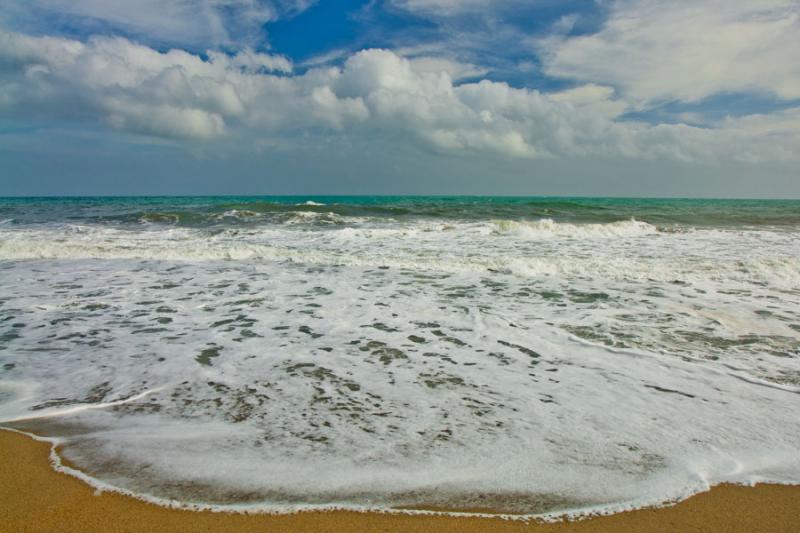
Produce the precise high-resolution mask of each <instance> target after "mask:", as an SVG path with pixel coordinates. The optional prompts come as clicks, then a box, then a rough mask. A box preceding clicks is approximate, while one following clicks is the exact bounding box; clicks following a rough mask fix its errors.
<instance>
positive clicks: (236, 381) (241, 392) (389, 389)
mask: <svg viewBox="0 0 800 533" xmlns="http://www.w3.org/2000/svg"><path fill="white" fill-rule="evenodd" d="M799 238H800V201H795V200H791V201H789V200H787V201H755V200H752V201H751V200H673V199H663V200H658V199H615V198H591V199H589V198H520V197H513V198H499V197H498V198H492V197H198V198H192V197H185V198H183V197H168V198H4V199H0V424H3V425H9V426H12V427H17V428H21V429H26V430H30V431H34V432H36V433H38V434H40V435H44V436H46V437H48V438H50V439H52V440H53V441H54V442H58V443H60V446H61V447H60V453H61V454H62V455H63V457H64V458H65V459H67V460H68V461H69V465H70V466H71V468H74V469H78V470H80V471H81V472H82V473H83V474H82V475H83V476H84V477H85V478H86V479H87V480H89V481H91V482H92V483H95V484H96V485H97V486H99V487H103V488H113V489H119V490H124V491H128V492H130V493H133V494H136V495H138V496H140V497H142V498H145V499H149V500H152V501H157V502H160V503H172V504H179V505H189V506H198V507H205V506H211V507H213V508H223V509H261V510H267V511H293V510H298V509H310V508H352V509H396V508H411V509H440V510H452V511H484V510H492V511H496V512H502V513H509V514H518V515H524V516H529V515H538V516H563V515H577V514H581V513H587V512H595V511H602V512H606V511H614V510H621V509H629V508H635V507H641V506H645V505H653V504H658V503H663V502H669V501H675V500H678V499H681V498H684V497H687V496H689V495H691V494H693V493H696V492H698V491H702V490H705V489H707V488H708V487H709V486H710V485H712V484H716V483H720V482H739V483H752V482H756V481H772V482H785V483H800V417H798V413H800V239H799Z"/></svg>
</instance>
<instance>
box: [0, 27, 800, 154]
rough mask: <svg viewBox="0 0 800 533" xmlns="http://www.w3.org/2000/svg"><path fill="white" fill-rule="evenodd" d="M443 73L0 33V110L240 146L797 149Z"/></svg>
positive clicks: (783, 118)
mask: <svg viewBox="0 0 800 533" xmlns="http://www.w3.org/2000/svg"><path fill="white" fill-rule="evenodd" d="M451 71H452V65H449V64H446V63H440V64H436V63H435V62H430V61H428V62H420V61H416V60H409V59H407V58H404V57H402V56H400V55H398V54H397V53H394V52H391V51H388V50H364V51H361V52H358V53H356V54H353V55H351V56H350V57H348V58H347V59H346V60H345V61H344V63H343V64H342V65H341V66H338V67H317V68H311V69H309V70H307V71H305V72H303V73H301V74H294V73H293V72H292V65H291V63H290V62H289V61H288V60H287V59H285V58H283V57H280V56H274V55H268V54H260V53H256V52H254V51H252V50H243V51H241V52H239V53H237V54H235V55H228V54H223V53H219V52H208V53H207V54H205V55H204V56H200V55H196V54H191V53H188V52H185V51H181V50H170V51H167V52H160V51H157V50H154V49H152V48H149V47H147V46H143V45H141V44H137V43H134V42H131V41H129V40H126V39H122V38H93V39H90V40H88V41H87V42H80V41H76V40H71V39H63V38H52V37H30V36H26V35H21V34H18V33H0V116H9V117H18V118H22V119H24V120H26V121H31V120H33V119H37V118H38V119H39V120H42V121H52V120H60V121H84V122H87V121H88V122H97V123H102V124H105V125H107V126H108V127H110V128H114V129H117V130H120V131H125V132H132V133H138V134H145V135H151V136H157V137H166V138H175V139H185V140H186V141H187V142H191V141H195V142H197V141H200V142H206V143H214V142H229V141H235V142H236V143H237V144H238V145H242V144H246V143H247V142H248V141H251V140H252V141H253V143H254V144H255V141H256V140H258V143H260V145H262V146H264V145H268V142H266V141H265V139H267V140H268V139H270V138H279V139H284V140H285V139H291V138H298V137H301V136H303V137H308V136H312V137H314V136H316V137H317V138H319V139H322V138H324V137H326V136H327V137H331V138H350V139H353V140H354V141H356V142H357V141H358V140H359V139H362V140H365V139H369V140H375V139H381V138H383V139H386V142H387V143H395V142H403V143H411V144H415V145H417V146H419V147H421V148H423V149H427V150H434V151H438V152H443V153H450V154H494V155H496V156H501V157H513V158H540V157H546V158H555V157H575V156H578V157H582V156H601V157H634V158H656V157H664V158H671V159H678V160H689V161H691V160H712V161H713V160H721V159H726V158H740V159H746V160H752V161H759V160H774V159H793V158H797V157H798V156H797V154H800V139H799V138H798V133H797V131H798V129H797V121H798V111H797V110H788V111H785V112H783V113H781V114H779V115H769V116H753V117H747V118H741V119H737V120H728V121H724V122H723V123H720V124H718V125H717V126H716V127H713V128H697V127H691V126H687V125H684V124H661V125H650V124H646V123H641V122H629V121H622V120H620V119H619V116H620V113H622V112H623V111H624V110H625V109H626V107H625V106H626V104H625V103H624V102H622V101H620V100H619V99H617V97H616V94H615V91H614V90H613V89H612V88H610V87H608V86H601V85H593V84H587V85H584V86H580V87H576V88H574V89H571V90H567V91H562V92H558V93H551V94H546V93H541V92H539V91H536V90H531V89H522V88H514V87H511V86H509V85H508V84H506V83H503V82H497V81H490V80H485V79H484V80H481V81H478V82H470V83H458V82H455V81H454V80H453V75H452V72H451ZM265 143H266V144H265Z"/></svg>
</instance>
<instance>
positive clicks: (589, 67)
mask: <svg viewBox="0 0 800 533" xmlns="http://www.w3.org/2000/svg"><path fill="white" fill-rule="evenodd" d="M541 44H542V46H541V47H542V56H543V58H544V65H545V72H546V73H547V74H548V75H550V76H556V77H562V78H569V79H576V80H585V81H592V82H595V83H601V84H609V85H613V86H615V87H617V88H619V89H620V90H621V92H622V95H623V96H624V97H626V98H628V99H630V100H631V101H633V102H635V103H636V105H637V106H640V107H644V106H646V105H647V104H651V103H654V102H660V101H683V102H697V101H700V100H702V99H704V98H707V97H710V96H712V95H715V94H718V93H730V92H742V93H744V92H757V93H762V94H766V95H770V96H774V97H777V98H779V99H784V100H795V99H800V61H798V60H797V56H798V50H800V3H798V2H797V1H796V0H759V1H758V2H731V1H728V0H706V1H703V2H696V1H692V0H673V1H669V2H662V1H654V0H617V1H616V2H613V3H612V4H611V12H610V14H609V17H608V19H607V20H606V22H605V23H604V24H603V27H602V28H601V29H600V31H599V32H597V33H593V34H590V35H581V36H565V37H554V38H550V39H545V40H543V41H542V43H541Z"/></svg>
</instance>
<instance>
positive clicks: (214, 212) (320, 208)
mask: <svg viewBox="0 0 800 533" xmlns="http://www.w3.org/2000/svg"><path fill="white" fill-rule="evenodd" d="M315 204H321V205H315ZM237 211H242V212H248V213H252V214H254V215H256V216H252V217H249V218H246V219H245V218H244V217H238V219H237V217H235V216H231V217H228V220H222V219H221V218H220V216H221V215H224V214H225V213H232V212H237ZM296 211H307V212H319V213H323V212H325V213H327V212H330V213H334V214H337V215H343V216H372V217H394V218H401V219H407V218H415V217H419V218H438V219H444V220H446V219H454V220H480V219H511V220H520V219H530V218H551V219H553V220H555V221H568V222H614V221H619V220H628V219H630V218H635V219H636V220H641V221H644V222H648V223H651V224H659V225H670V224H681V225H701V226H715V225H719V226H731V225H733V226H735V225H794V224H800V200H708V199H636V198H567V197H564V198H549V197H548V198H537V197H465V196H452V197H441V196H282V197H256V196H224V197H86V198H77V197H75V198H73V197H70V198H0V221H3V220H4V221H6V223H17V224H31V223H51V222H64V221H71V222H75V223H78V222H86V223H105V224H121V225H124V224H139V223H145V222H151V223H164V224H177V225H185V226H203V225H211V224H221V223H225V222H228V223H242V222H247V223H251V224H254V223H255V224H257V223H264V222H270V221H271V220H274V219H275V218H276V217H280V215H281V214H283V213H286V212H296Z"/></svg>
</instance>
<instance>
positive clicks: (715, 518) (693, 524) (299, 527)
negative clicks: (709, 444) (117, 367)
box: [0, 431, 800, 533]
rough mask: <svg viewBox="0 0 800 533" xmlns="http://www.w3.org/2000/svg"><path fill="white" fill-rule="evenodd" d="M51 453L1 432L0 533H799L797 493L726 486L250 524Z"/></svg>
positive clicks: (250, 519)
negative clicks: (554, 509)
mask: <svg viewBox="0 0 800 533" xmlns="http://www.w3.org/2000/svg"><path fill="white" fill-rule="evenodd" d="M49 452H50V445H49V444H48V443H45V442H38V441H34V440H33V439H30V438H28V437H26V436H24V435H21V434H17V433H12V432H9V431H0V531H3V532H6V531H8V532H12V531H14V532H27V531H31V532H33V531H36V532H85V533H91V532H95V531H96V532H118V531H120V532H121V531H130V532H134V531H143V532H144V531H148V532H154V531H236V532H248V531H261V532H263V531H271V532H273V531H298V532H312V531H313V532H328V531H330V532H334V531H336V532H339V531H359V532H385V531H404V532H415V531H445V532H449V531H452V532H473V531H475V532H477V531H481V532H489V533H494V532H520V531H529V532H540V531H541V532H573V531H576V532H589V531H592V532H601V533H602V532H643V531H648V532H660V531H664V532H667V531H670V532H671V531H681V532H690V531H725V532H738V531H741V532H759V531H765V532H766V531H770V532H780V531H785V532H789V531H792V532H796V531H800V486H781V485H758V486H756V487H741V486H733V485H722V486H718V487H715V488H714V489H712V490H711V491H710V492H706V493H703V494H699V495H697V496H694V497H692V498H690V499H688V500H686V501H684V502H681V503H679V504H677V505H675V506H672V507H667V508H662V509H642V510H638V511H632V512H626V513H620V514H617V515H613V516H604V517H597V518H591V519H587V520H581V521H576V522H561V523H554V524H542V523H536V522H519V521H507V520H502V519H499V518H473V517H451V516H409V515H402V514H381V513H355V512H342V511H336V512H306V513H299V514H293V515H243V514H225V513H211V512H196V511H184V510H176V509H166V508H162V507H159V506H156V505H152V504H148V503H145V502H142V501H139V500H137V499H134V498H130V497H127V496H123V495H120V494H115V493H109V492H105V493H101V494H99V495H98V494H95V490H94V489H93V488H92V487H90V486H88V485H86V484H85V483H83V482H82V481H80V480H78V479H76V478H73V477H71V476H69V475H66V474H63V473H59V472H56V471H55V470H53V469H52V467H51V466H50V463H49V459H48V457H49Z"/></svg>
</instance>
